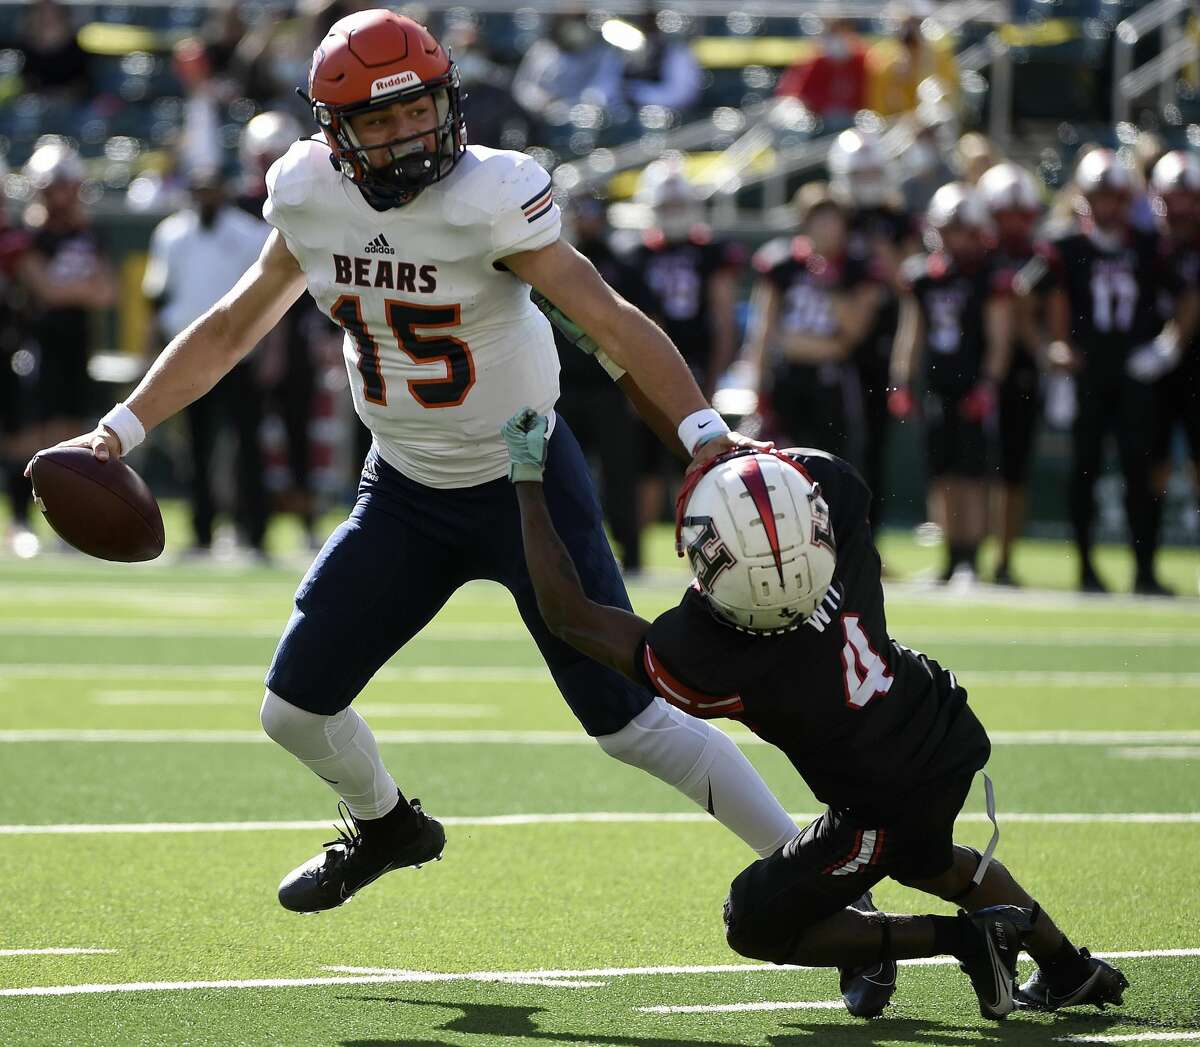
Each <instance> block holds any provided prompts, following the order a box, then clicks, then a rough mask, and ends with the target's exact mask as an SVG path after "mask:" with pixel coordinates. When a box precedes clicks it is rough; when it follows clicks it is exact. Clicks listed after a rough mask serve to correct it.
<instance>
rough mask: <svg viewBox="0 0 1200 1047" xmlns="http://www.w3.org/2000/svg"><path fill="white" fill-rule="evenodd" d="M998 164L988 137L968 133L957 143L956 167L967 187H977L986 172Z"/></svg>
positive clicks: (955, 153)
mask: <svg viewBox="0 0 1200 1047" xmlns="http://www.w3.org/2000/svg"><path fill="white" fill-rule="evenodd" d="M995 163H996V154H995V151H994V150H993V149H992V143H991V141H990V140H989V139H988V137H987V135H982V134H980V133H979V132H978V131H968V132H967V133H966V134H965V135H963V136H962V137H961V138H959V140H958V141H957V142H956V143H955V146H954V166H955V167H957V168H958V176H959V178H961V179H962V180H963V181H964V182H966V183H967V185H975V184H976V183H977V182H978V181H979V179H980V178H981V177H982V176H983V173H984V171H986V170H987V169H988V168H989V167H992V166H993V165H994V164H995Z"/></svg>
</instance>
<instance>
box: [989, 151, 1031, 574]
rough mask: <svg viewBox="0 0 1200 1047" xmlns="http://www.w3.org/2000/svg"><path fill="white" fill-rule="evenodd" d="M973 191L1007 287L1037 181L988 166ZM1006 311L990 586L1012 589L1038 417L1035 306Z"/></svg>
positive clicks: (1027, 301)
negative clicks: (1008, 339) (1007, 343)
mask: <svg viewBox="0 0 1200 1047" xmlns="http://www.w3.org/2000/svg"><path fill="white" fill-rule="evenodd" d="M976 188H977V190H978V192H979V196H980V198H981V199H982V201H983V204H984V206H985V207H986V208H987V211H988V214H989V215H990V217H991V221H992V232H993V243H992V246H991V249H990V251H989V255H990V262H991V265H992V267H993V268H994V269H996V270H997V271H998V272H1000V273H1007V274H1008V281H1007V282H1009V283H1010V284H1011V282H1012V280H1013V279H1015V277H1016V274H1017V273H1019V272H1020V271H1021V270H1022V269H1024V268H1025V266H1026V265H1028V264H1029V262H1030V261H1032V260H1033V258H1034V255H1035V253H1036V251H1037V248H1036V245H1035V243H1034V228H1035V226H1036V225H1037V221H1038V215H1039V213H1040V211H1041V200H1040V197H1039V193H1038V185H1037V180H1036V179H1035V178H1034V177H1033V175H1031V174H1030V173H1029V172H1028V171H1026V170H1025V168H1023V167H1021V166H1020V165H1018V164H1014V163H1009V162H1005V163H1000V164H996V165H995V166H993V167H990V168H988V170H986V171H985V172H984V173H983V175H982V176H981V177H980V179H979V182H978V185H977V186H976ZM1013 306H1014V308H1013V315H1012V352H1011V354H1010V357H1009V364H1008V371H1007V373H1006V374H1005V376H1004V381H1003V382H1001V383H1000V388H999V391H998V394H997V422H998V430H999V433H998V435H999V441H998V444H999V446H998V450H999V465H1000V469H999V472H1000V483H999V485H998V487H997V497H996V502H995V505H996V512H995V530H996V540H997V546H998V555H997V559H996V573H995V577H994V581H995V582H996V584H997V585H1015V584H1016V580H1015V579H1014V577H1013V574H1012V549H1013V545H1014V544H1015V543H1016V542H1017V540H1018V539H1019V538H1020V537H1021V534H1022V533H1023V532H1024V530H1025V518H1026V488H1027V485H1028V483H1029V469H1030V466H1031V465H1032V463H1033V449H1034V444H1035V442H1036V440H1037V431H1038V421H1039V419H1040V418H1041V412H1042V396H1041V372H1040V365H1039V361H1038V348H1039V346H1040V343H1041V339H1040V335H1039V327H1038V319H1039V318H1038V316H1037V301H1036V299H1035V298H1034V297H1033V296H1024V297H1022V298H1020V299H1016V298H1014V300H1013Z"/></svg>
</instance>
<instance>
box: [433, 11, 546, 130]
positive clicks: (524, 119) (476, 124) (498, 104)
mask: <svg viewBox="0 0 1200 1047" xmlns="http://www.w3.org/2000/svg"><path fill="white" fill-rule="evenodd" d="M442 41H443V46H445V47H446V48H447V49H448V50H449V51H450V53H451V54H453V55H454V63H455V65H457V66H458V75H459V77H460V79H461V81H462V93H463V114H464V116H465V117H466V120H467V126H468V127H470V128H471V141H472V143H474V144H475V145H486V146H488V147H489V148H492V149H518V150H520V149H524V148H525V146H526V145H528V144H529V118H528V116H526V114H525V111H524V110H523V109H522V108H521V107H520V106H519V105H517V103H516V101H515V100H514V98H513V95H512V81H513V73H512V70H511V69H509V68H508V67H507V66H506V65H504V64H503V63H501V62H498V61H496V60H495V59H494V58H493V57H492V56H491V55H490V54H489V53H488V49H487V46H486V41H484V40H482V39H481V38H480V34H479V26H478V25H476V23H475V22H474V21H473V20H472V19H471V18H468V17H463V18H456V19H455V20H454V21H452V22H451V23H450V24H449V25H448V26H447V27H446V29H445V31H444V32H443V33H442Z"/></svg>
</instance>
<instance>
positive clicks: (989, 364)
mask: <svg viewBox="0 0 1200 1047" xmlns="http://www.w3.org/2000/svg"><path fill="white" fill-rule="evenodd" d="M984 323H985V326H986V330H987V352H986V353H985V355H984V361H983V376H984V378H986V379H987V380H988V381H990V382H992V383H994V384H996V385H999V384H1000V383H1001V382H1003V381H1004V376H1005V375H1007V374H1008V367H1009V362H1010V360H1011V358H1012V343H1013V303H1012V299H1011V298H993V299H991V300H990V301H989V302H988V303H987V309H986V312H985V313H984Z"/></svg>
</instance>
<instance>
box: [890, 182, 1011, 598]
mask: <svg viewBox="0 0 1200 1047" xmlns="http://www.w3.org/2000/svg"><path fill="white" fill-rule="evenodd" d="M925 224H926V229H927V236H928V242H929V246H930V252H929V253H928V254H925V255H916V256H914V257H912V258H910V259H909V260H908V261H907V262H905V264H904V273H903V275H904V280H905V283H906V285H907V287H908V290H907V292H906V294H905V296H904V298H903V300H902V302H901V312H900V328H899V331H898V332H897V335H896V351H895V354H894V355H893V357H892V385H893V391H892V393H891V395H890V407H891V410H892V413H893V414H894V415H895V417H896V418H897V419H899V420H901V421H904V420H906V419H909V418H912V417H914V416H916V414H917V413H918V411H917V394H916V387H917V377H918V372H921V373H923V374H924V387H925V395H924V398H923V400H922V402H921V411H920V414H921V415H922V416H923V418H924V422H925V445H926V469H927V475H928V482H929V503H930V509H931V515H932V516H933V518H934V519H935V520H936V522H937V523H938V525H939V526H940V527H941V529H942V533H943V535H944V537H945V543H946V568H945V571H944V572H943V574H942V580H943V581H946V582H949V581H955V582H958V583H962V582H965V583H970V582H974V581H975V579H976V559H977V556H978V553H979V546H980V543H981V542H982V541H983V537H984V534H985V533H986V530H987V488H986V486H985V482H984V481H985V477H986V476H987V475H988V470H989V464H990V457H991V454H990V452H991V447H990V439H989V436H990V431H991V423H992V422H993V421H994V415H995V410H996V388H997V387H998V386H999V384H1000V383H1001V382H1002V381H1003V380H1004V375H1005V371H1006V370H1007V368H1008V356H1009V347H1010V343H1011V330H1012V309H1011V306H1010V303H1009V300H1008V287H1007V286H1006V285H1003V284H1002V283H1000V282H998V281H997V278H996V273H995V272H994V270H993V269H992V268H991V266H990V265H989V263H988V258H987V244H986V241H985V239H984V237H985V234H986V231H987V227H988V224H989V223H988V215H987V211H986V209H985V208H984V206H983V204H982V202H981V201H980V199H979V198H978V196H977V195H976V194H975V192H974V190H973V189H972V188H971V187H970V186H968V185H966V184H965V183H962V182H951V183H950V184H948V185H945V186H942V188H940V189H939V190H938V191H937V192H936V193H935V194H934V196H933V199H932V200H931V201H930V203H929V211H928V214H927V215H926V220H925Z"/></svg>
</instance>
